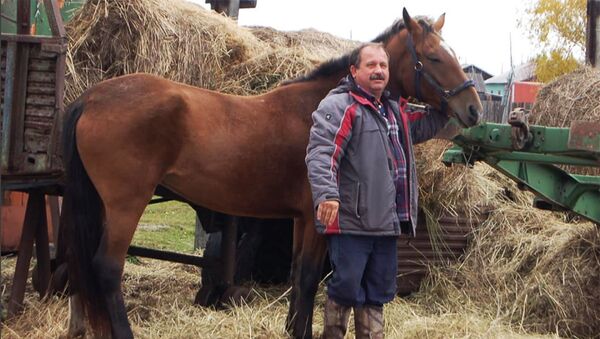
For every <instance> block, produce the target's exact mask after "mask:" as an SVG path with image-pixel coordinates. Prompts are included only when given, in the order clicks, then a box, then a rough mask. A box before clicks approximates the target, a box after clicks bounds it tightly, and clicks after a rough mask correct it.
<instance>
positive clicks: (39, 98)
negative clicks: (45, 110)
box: [25, 94, 55, 107]
mask: <svg viewBox="0 0 600 339" xmlns="http://www.w3.org/2000/svg"><path fill="white" fill-rule="evenodd" d="M25 102H26V104H27V105H36V106H50V107H54V104H55V101H54V97H53V96H48V95H39V94H30V95H28V96H27V100H26V101H25Z"/></svg>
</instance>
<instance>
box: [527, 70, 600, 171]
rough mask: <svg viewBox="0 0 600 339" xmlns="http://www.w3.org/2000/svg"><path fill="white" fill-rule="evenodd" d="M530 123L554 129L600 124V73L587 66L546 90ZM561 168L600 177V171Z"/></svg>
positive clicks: (596, 169) (544, 88)
mask: <svg viewBox="0 0 600 339" xmlns="http://www.w3.org/2000/svg"><path fill="white" fill-rule="evenodd" d="M529 120H530V121H531V123H533V124H535V125H545V126H554V127H570V126H571V122H573V121H594V122H598V121H600V70H599V69H597V68H591V67H587V66H584V67H581V68H579V69H578V70H576V71H574V72H572V73H569V74H566V75H564V76H562V77H560V78H558V79H556V80H554V81H553V82H551V83H549V84H547V85H546V86H544V87H543V88H542V89H541V90H540V92H539V93H538V96H537V99H536V103H535V105H534V106H533V109H532V112H531V117H530V119H529ZM562 168H564V169H565V170H566V171H568V172H570V173H575V174H585V175H600V168H590V167H575V166H562Z"/></svg>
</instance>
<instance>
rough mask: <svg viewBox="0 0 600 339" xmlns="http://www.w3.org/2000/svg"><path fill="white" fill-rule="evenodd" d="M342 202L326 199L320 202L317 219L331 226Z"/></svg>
mask: <svg viewBox="0 0 600 339" xmlns="http://www.w3.org/2000/svg"><path fill="white" fill-rule="evenodd" d="M339 208H340V202H339V201H337V200H326V201H323V202H322V203H320V204H319V207H318V208H317V220H319V221H320V222H321V223H322V224H323V225H325V226H329V225H331V223H333V221H334V220H335V218H336V217H337V213H338V209H339Z"/></svg>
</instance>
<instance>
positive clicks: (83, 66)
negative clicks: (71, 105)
mask: <svg viewBox="0 0 600 339" xmlns="http://www.w3.org/2000/svg"><path fill="white" fill-rule="evenodd" d="M67 32H68V36H69V53H68V60H67V64H68V74H67V80H66V83H67V88H66V101H67V102H70V101H72V100H73V99H74V98H76V97H77V96H78V95H79V94H81V93H82V92H83V91H84V90H85V89H87V88H89V87H91V85H93V84H95V83H97V82H99V81H102V80H105V79H109V78H113V77H116V76H120V75H124V74H129V73H135V72H147V73H152V74H156V75H159V76H162V77H165V78H168V79H171V80H175V81H179V82H183V83H187V84H191V85H195V86H199V87H204V88H208V89H216V90H220V89H221V88H220V84H221V83H223V82H224V81H225V79H227V76H228V71H229V69H230V68H231V67H232V66H234V65H237V64H239V63H241V62H242V61H243V60H247V59H248V58H250V55H253V54H256V53H257V51H259V50H261V49H263V48H264V46H263V44H262V43H261V42H260V41H259V40H258V39H256V38H255V37H254V36H253V35H252V34H250V33H249V32H248V31H246V30H244V29H239V28H238V27H237V25H236V24H235V23H234V22H233V21H231V20H229V19H227V18H225V17H223V16H219V15H214V14H211V13H210V12H208V11H206V10H204V9H203V8H201V7H199V6H195V5H193V4H190V3H187V2H184V1H172V2H167V1H161V0H132V1H125V0H115V1H101V0H95V1H88V2H86V4H85V5H84V6H83V7H82V8H81V11H79V12H78V14H77V15H76V16H75V17H74V18H73V20H72V21H71V22H69V24H68V25H67Z"/></svg>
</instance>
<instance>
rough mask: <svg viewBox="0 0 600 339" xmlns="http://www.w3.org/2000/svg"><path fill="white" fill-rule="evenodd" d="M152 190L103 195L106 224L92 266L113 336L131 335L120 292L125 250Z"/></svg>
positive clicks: (130, 336)
mask: <svg viewBox="0 0 600 339" xmlns="http://www.w3.org/2000/svg"><path fill="white" fill-rule="evenodd" d="M153 191H154V189H149V190H148V191H147V192H145V193H143V192H139V191H138V192H135V193H136V194H132V195H127V199H124V197H119V198H116V199H115V197H109V198H105V201H107V203H105V205H104V206H105V213H106V219H105V226H104V231H103V234H102V238H101V240H100V246H99V247H98V251H97V252H96V254H95V255H94V258H93V260H92V266H93V270H94V273H95V274H96V277H98V283H99V285H100V289H101V291H102V294H103V298H104V302H105V305H106V309H107V311H108V316H109V319H110V323H111V333H112V336H113V338H133V333H132V332H131V327H130V325H129V321H128V319H127V311H126V309H125V302H124V300H123V293H122V291H121V278H122V276H123V267H124V265H125V257H126V255H127V249H128V248H129V244H130V243H131V240H132V238H133V233H134V232H135V229H136V228H137V223H138V221H139V219H140V217H141V215H142V213H143V212H144V208H145V207H146V205H147V203H148V201H149V200H150V198H151V197H152V192H153Z"/></svg>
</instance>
